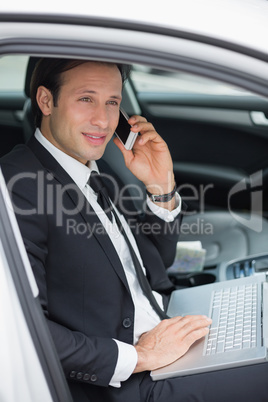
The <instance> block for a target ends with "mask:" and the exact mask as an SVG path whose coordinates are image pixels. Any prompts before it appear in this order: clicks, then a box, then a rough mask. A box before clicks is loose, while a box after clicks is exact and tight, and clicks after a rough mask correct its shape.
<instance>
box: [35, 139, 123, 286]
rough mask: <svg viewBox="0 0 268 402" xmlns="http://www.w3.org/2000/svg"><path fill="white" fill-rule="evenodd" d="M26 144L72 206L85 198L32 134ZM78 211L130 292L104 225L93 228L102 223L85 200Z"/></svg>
mask: <svg viewBox="0 0 268 402" xmlns="http://www.w3.org/2000/svg"><path fill="white" fill-rule="evenodd" d="M27 145H28V147H29V148H30V149H31V150H32V152H33V153H34V154H35V156H36V157H37V159H38V160H39V161H40V162H41V164H42V165H43V167H44V168H45V170H47V172H48V173H50V174H52V176H53V177H54V179H55V180H57V181H58V182H59V183H60V184H61V185H62V186H66V191H65V192H64V193H66V194H68V196H69V197H70V198H71V200H72V202H73V204H74V207H76V206H77V205H79V204H78V203H79V199H83V201H84V200H85V196H84V194H83V193H82V192H81V190H80V189H79V188H78V186H77V185H76V184H75V183H74V181H73V180H72V178H71V177H70V176H69V175H68V173H67V172H66V171H65V170H64V169H63V168H62V167H61V166H60V164H59V163H58V162H57V160H56V159H55V158H54V157H53V156H52V155H51V154H50V153H49V152H48V151H47V150H46V149H45V148H44V147H43V145H41V144H40V143H39V142H38V141H37V140H36V138H35V137H34V136H32V137H31V139H30V140H29V142H28V143H27ZM70 184H71V185H70ZM80 197H82V198H80ZM78 212H79V213H80V214H81V216H82V218H83V220H84V221H85V222H86V223H87V225H88V224H89V227H90V228H91V229H92V234H93V236H94V237H95V238H96V240H97V241H98V243H99V245H100V247H101V248H102V250H103V251H104V253H105V254H106V256H107V257H108V259H109V261H110V263H111V265H112V267H113V268H114V270H115V271H116V273H117V275H118V276H119V278H120V279H121V280H122V282H123V283H124V285H125V286H126V288H127V290H128V291H129V292H130V290H129V286H128V283H127V279H126V276H125V272H124V269H123V267H122V264H121V261H120V259H119V257H118V254H117V252H116V250H115V248H114V246H113V244H112V242H111V240H110V238H109V236H108V234H107V233H106V231H105V229H104V227H103V226H102V227H103V230H102V231H101V233H98V231H96V230H94V228H98V227H100V225H102V224H101V221H100V220H99V218H98V216H97V215H96V214H95V213H94V211H93V210H92V209H91V206H90V204H89V203H88V202H87V201H86V202H83V203H82V205H81V208H78Z"/></svg>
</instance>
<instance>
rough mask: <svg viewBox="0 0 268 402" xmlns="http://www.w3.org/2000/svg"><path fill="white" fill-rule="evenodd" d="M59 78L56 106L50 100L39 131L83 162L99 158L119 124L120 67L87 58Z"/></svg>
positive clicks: (58, 146)
mask: <svg viewBox="0 0 268 402" xmlns="http://www.w3.org/2000/svg"><path fill="white" fill-rule="evenodd" d="M62 79H63V81H62V82H63V85H62V86H61V88H60V92H59V97H58V102H57V106H54V105H53V102H52V100H50V102H48V105H49V112H47V109H46V111H45V113H44V112H43V113H44V116H43V119H42V125H41V132H42V134H43V135H44V136H45V137H46V138H47V139H48V140H49V141H50V142H51V143H52V144H53V145H55V146H56V147H57V148H59V149H60V150H62V151H63V152H65V153H66V154H68V155H70V156H72V157H73V158H75V159H77V160H78V161H80V162H81V163H83V164H85V163H86V162H87V161H90V160H98V159H99V158H101V157H102V155H103V153H104V150H105V147H106V145H107V143H108V142H109V141H110V139H111V138H112V136H113V133H114V131H115V129H116V127H117V124H118V119H119V105H120V102H121V99H122V98H121V96H122V78H121V74H120V71H119V70H118V68H117V66H116V65H108V64H101V63H94V62H87V63H84V64H81V65H79V66H78V67H75V68H73V69H71V70H68V71H66V72H64V73H62ZM48 93H49V94H50V92H49V91H48ZM51 99H52V98H51Z"/></svg>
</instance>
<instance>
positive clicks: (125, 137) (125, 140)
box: [115, 108, 138, 150]
mask: <svg viewBox="0 0 268 402" xmlns="http://www.w3.org/2000/svg"><path fill="white" fill-rule="evenodd" d="M128 119H129V116H128V115H127V113H126V112H125V111H124V110H123V109H122V108H120V117H119V122H118V126H117V128H116V130H115V134H116V136H117V137H118V138H119V140H120V141H121V142H122V144H123V145H124V147H125V148H126V149H127V150H131V149H132V147H133V145H134V142H135V140H136V138H137V135H138V133H133V132H132V131H131V125H130V124H128Z"/></svg>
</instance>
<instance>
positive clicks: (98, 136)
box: [82, 133, 105, 140]
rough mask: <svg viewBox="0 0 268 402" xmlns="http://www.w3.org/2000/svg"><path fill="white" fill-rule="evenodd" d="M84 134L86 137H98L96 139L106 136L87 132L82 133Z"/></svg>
mask: <svg viewBox="0 0 268 402" xmlns="http://www.w3.org/2000/svg"><path fill="white" fill-rule="evenodd" d="M82 134H83V135H84V136H85V137H88V138H93V139H96V140H99V139H102V138H105V135H92V134H86V133H82Z"/></svg>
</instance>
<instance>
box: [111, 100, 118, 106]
mask: <svg viewBox="0 0 268 402" xmlns="http://www.w3.org/2000/svg"><path fill="white" fill-rule="evenodd" d="M108 105H113V106H118V105H119V102H118V101H116V100H111V101H108Z"/></svg>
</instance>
